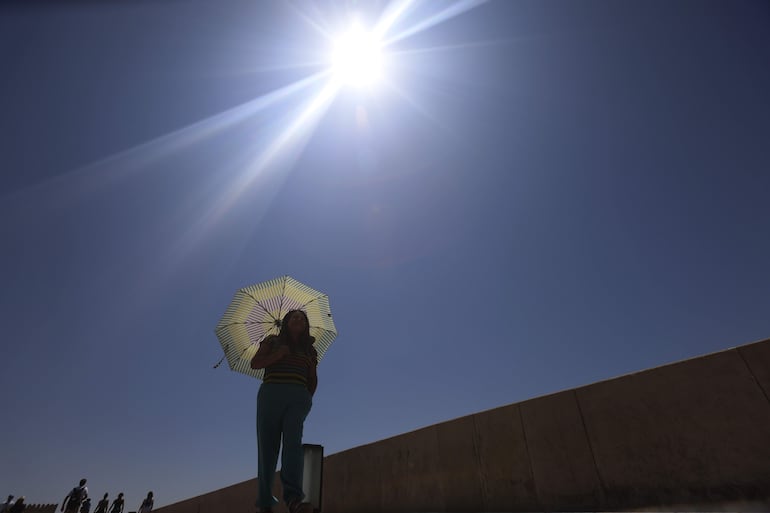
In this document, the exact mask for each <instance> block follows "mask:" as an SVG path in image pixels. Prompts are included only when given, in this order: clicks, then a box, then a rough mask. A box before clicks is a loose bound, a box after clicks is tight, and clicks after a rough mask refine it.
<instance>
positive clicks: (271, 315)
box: [241, 289, 277, 321]
mask: <svg viewBox="0 0 770 513" xmlns="http://www.w3.org/2000/svg"><path fill="white" fill-rule="evenodd" d="M241 290H242V291H243V289H241ZM243 293H244V294H246V295H247V296H249V297H250V298H251V299H253V300H254V302H255V303H256V304H257V306H259V307H260V308H261V309H262V310H264V311H265V313H266V314H267V315H269V316H270V317H273V314H271V313H270V310H268V309H267V308H265V306H264V305H263V304H262V303H260V302H259V300H258V299H257V298H255V297H254V296H252V295H251V294H249V293H248V292H246V291H243ZM273 320H274V321H275V320H277V319H276V318H275V317H273Z"/></svg>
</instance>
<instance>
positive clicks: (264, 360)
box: [251, 337, 291, 369]
mask: <svg viewBox="0 0 770 513" xmlns="http://www.w3.org/2000/svg"><path fill="white" fill-rule="evenodd" d="M275 338H277V337H268V338H267V339H265V340H263V341H262V343H261V344H260V345H259V349H258V350H257V354H255V355H254V358H252V359H251V368H252V369H264V368H265V367H269V366H270V365H273V364H274V363H275V362H277V361H278V360H280V359H281V358H283V357H284V356H286V355H287V354H289V353H290V352H291V351H290V350H289V346H287V345H284V344H281V345H279V346H278V347H273V342H274V341H275Z"/></svg>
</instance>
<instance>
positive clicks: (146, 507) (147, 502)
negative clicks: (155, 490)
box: [138, 492, 155, 513]
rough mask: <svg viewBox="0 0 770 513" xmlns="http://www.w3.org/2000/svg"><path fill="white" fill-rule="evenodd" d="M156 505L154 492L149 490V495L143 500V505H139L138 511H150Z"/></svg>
mask: <svg viewBox="0 0 770 513" xmlns="http://www.w3.org/2000/svg"><path fill="white" fill-rule="evenodd" d="M154 505H155V502H154V501H153V499H152V492H147V497H145V499H144V500H143V501H142V505H141V506H139V512H138V513H150V511H152V507H153V506H154Z"/></svg>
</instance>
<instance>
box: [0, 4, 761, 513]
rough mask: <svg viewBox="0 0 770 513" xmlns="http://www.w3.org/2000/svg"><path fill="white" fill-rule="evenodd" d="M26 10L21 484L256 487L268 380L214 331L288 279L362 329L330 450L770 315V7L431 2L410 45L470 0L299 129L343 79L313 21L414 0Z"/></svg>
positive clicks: (676, 350) (345, 341)
mask: <svg viewBox="0 0 770 513" xmlns="http://www.w3.org/2000/svg"><path fill="white" fill-rule="evenodd" d="M21 4H22V3H21V2H19V3H15V4H14V3H11V4H4V6H3V7H2V8H0V9H2V16H1V17H0V62H2V70H3V71H2V73H1V74H0V101H1V102H2V111H3V116H2V117H0V141H2V142H1V143H0V144H2V147H1V148H2V151H0V169H2V173H1V174H0V238H1V239H2V241H3V249H2V251H0V278H1V280H2V281H1V283H2V287H0V315H2V326H3V334H2V337H1V338H0V340H2V347H3V352H2V354H3V365H4V372H2V373H0V394H1V395H0V398H2V408H3V411H4V416H3V419H4V421H3V422H0V440H1V441H2V445H0V451H1V452H2V460H3V464H2V465H0V484H1V485H2V489H0V495H3V496H4V494H8V493H13V494H15V495H26V496H27V500H28V502H34V503H40V502H56V501H60V500H61V498H62V497H63V496H64V495H65V494H66V492H67V491H68V489H69V488H71V487H72V486H73V485H74V484H75V483H76V481H77V480H78V479H80V478H81V477H87V478H88V479H89V486H90V490H91V493H92V495H93V496H96V497H99V496H101V495H102V494H103V493H104V492H109V493H110V497H111V498H114V497H115V496H116V494H117V493H118V492H120V491H122V492H124V493H125V494H126V496H127V499H128V507H129V508H130V509H132V510H133V509H135V508H136V507H138V505H139V503H140V501H141V499H142V497H143V496H144V495H145V494H146V492H147V491H148V490H153V491H154V492H155V496H156V498H157V502H156V504H157V505H164V504H169V503H172V502H175V501H178V500H181V499H185V498H188V497H191V496H195V495H198V494H201V493H204V492H207V491H211V490H214V489H218V488H221V487H224V486H227V485H230V484H234V483H236V482H240V481H243V480H246V479H250V478H252V477H255V475H256V440H255V422H254V417H255V407H256V391H257V387H258V382H257V381H255V380H252V379H250V378H247V377H245V376H243V375H239V374H236V373H233V372H231V371H229V370H227V369H226V368H224V367H220V368H219V369H212V366H213V364H214V363H216V361H217V360H219V358H220V356H221V354H222V353H221V349H220V346H219V344H218V342H217V340H216V337H215V336H214V333H213V329H214V326H215V325H216V322H217V320H218V319H219V317H220V316H221V314H222V313H223V312H224V310H225V308H226V306H227V304H228V302H229V301H230V299H231V297H232V294H233V292H234V291H235V290H236V289H237V288H239V287H242V286H245V285H249V284H252V283H255V282H259V281H262V280H267V279H271V278H274V277H276V276H280V275H284V274H289V275H291V276H293V277H294V278H296V279H298V280H300V281H303V282H305V283H308V284H309V285H310V286H312V287H314V288H316V289H319V290H322V291H325V292H326V293H328V295H329V296H330V302H331V306H332V311H333V313H334V315H335V322H336V324H337V327H338V329H339V332H340V334H339V337H338V338H337V340H336V341H335V343H334V345H332V347H331V349H330V350H329V352H328V353H327V355H326V358H325V359H324V361H323V362H322V363H321V366H320V367H319V389H318V393H317V394H316V397H315V401H314V407H313V411H312V412H311V414H310V416H309V418H308V420H307V423H306V428H305V440H306V441H307V442H311V443H320V444H323V445H324V446H325V448H326V453H327V454H330V453H334V452H337V451H340V450H344V449H348V448H351V447H354V446H356V445H360V444H364V443H368V442H373V441H376V440H378V439H381V438H384V437H388V436H392V435H396V434H399V433H402V432H405V431H409V430H412V429H416V428H419V427H422V426H426V425H429V424H433V423H436V422H441V421H444V420H449V419H452V418H455V417H458V416H461V415H465V414H469V413H473V412H477V411H480V410H484V409H488V408H492V407H495V406H500V405H503V404H508V403H512V402H516V401H520V400H524V399H527V398H531V397H534V396H538V395H543V394H548V393H552V392H556V391H559V390H563V389H566V388H571V387H575V386H579V385H584V384H588V383H591V382H594V381H597V380H602V379H607V378H611V377H614V376H618V375H621V374H624V373H627V372H632V371H636V370H641V369H645V368H648V367H651V366H655V365H660V364H664V363H668V362H672V361H676V360H680V359H683V358H688V357H692V356H696V355H700V354H704V353H708V352H712V351H718V350H721V349H725V348H728V347H731V346H735V345H739V344H742V343H747V342H751V341H754V340H758V339H763V338H766V337H768V336H770V315H768V307H770V299H768V298H769V297H770V296H768V294H767V291H768V288H770V272H768V266H767V262H768V261H770V236H768V233H770V206H769V205H770V203H768V201H767V198H768V193H770V172H768V170H769V169H770V145H768V144H767V141H768V140H769V139H770V93H769V92H768V91H770V67H768V66H767V63H768V62H770V33H768V31H767V26H768V23H770V7H768V4H767V3H765V2H760V1H756V2H750V1H724V2H704V1H692V2H688V1H682V2H675V3H671V2H646V1H645V2H610V1H607V2H588V1H583V2H569V1H547V2H539V1H538V2H535V1H505V2H489V3H483V4H479V5H476V4H475V3H473V2H461V3H458V4H455V3H449V2H448V3H444V4H436V3H416V4H414V5H412V7H411V8H410V9H408V10H407V11H406V12H405V13H404V14H403V16H402V17H401V18H399V19H398V20H397V22H396V23H395V24H394V26H393V27H392V32H390V34H391V35H393V34H398V33H403V32H404V31H407V30H408V29H409V28H410V27H414V26H419V24H420V23H421V22H422V21H424V20H431V19H433V20H439V18H438V17H436V16H435V15H437V14H439V13H440V12H441V11H442V10H443V9H444V8H445V7H452V6H458V7H460V8H458V9H457V11H458V12H459V14H458V15H456V16H453V17H446V19H445V20H443V21H441V22H440V23H436V24H434V25H432V26H429V27H427V28H426V29H425V30H421V31H419V32H416V33H414V34H412V35H410V36H409V37H405V38H403V39H400V40H399V41H397V42H395V43H394V44H393V45H392V46H391V47H389V51H390V52H391V53H392V55H391V56H390V58H389V59H390V60H389V68H388V71H387V77H386V78H387V80H386V82H385V83H383V84H382V85H381V86H380V87H378V88H376V89H374V90H370V91H354V90H350V89H347V88H346V89H342V90H340V91H339V92H338V94H336V95H335V96H334V98H333V101H331V102H330V104H329V105H327V106H326V108H325V109H323V110H321V111H318V113H317V114H318V115H317V116H316V117H315V118H313V119H312V120H311V121H313V122H312V123H310V122H309V123H306V124H303V125H301V126H300V128H301V130H299V131H298V132H296V133H294V134H293V136H292V137H291V138H289V140H288V143H287V144H284V145H282V146H276V141H279V140H280V138H281V137H282V134H286V133H287V132H286V128H287V127H289V126H291V125H292V123H294V122H295V121H296V120H297V119H298V117H299V116H302V115H303V112H305V111H303V109H304V108H305V106H306V105H307V102H309V101H312V99H313V98H315V97H316V95H317V94H318V93H319V91H320V90H321V88H322V87H323V85H324V80H315V81H313V80H310V81H309V83H307V82H308V81H307V80H306V79H307V78H308V77H311V76H313V75H314V74H317V73H319V72H322V71H324V69H325V65H320V66H319V64H318V61H319V59H322V58H324V55H325V53H326V50H325V48H326V45H327V42H326V40H325V39H324V38H323V37H322V36H321V35H320V34H319V32H318V31H316V30H315V29H314V28H313V23H310V21H309V20H313V21H314V23H315V24H317V25H321V26H323V27H325V28H328V29H332V28H333V27H336V26H344V23H343V22H346V21H345V20H347V19H348V16H349V12H354V13H356V14H357V15H358V16H360V17H361V19H362V20H363V21H364V22H366V23H374V21H376V20H377V19H378V17H379V16H380V15H381V13H382V12H383V10H384V8H385V7H386V4H385V3H381V4H368V3H367V4H363V3H362V4H360V5H358V6H357V7H356V3H352V4H351V3H348V2H341V3H337V4H318V5H317V6H315V7H314V4H310V3H291V4H288V3H279V2H246V1H239V0H227V1H224V2H216V3H212V2H203V1H187V2H182V1H168V2H110V3H109V4H107V5H102V4H101V3H100V2H92V1H79V2H67V5H66V6H62V5H61V4H59V3H57V2H44V1H41V2H31V3H30V2H26V3H24V5H21ZM463 7H466V8H467V9H465V10H463V9H462V8H463ZM303 80H306V82H301V84H304V86H302V85H301V86H299V87H297V88H296V89H298V90H296V91H294V90H291V91H287V89H286V87H287V86H290V85H291V84H295V83H298V82H300V81H303ZM275 91H282V92H285V94H283V95H282V96H281V95H279V96H280V97H279V98H276V95H275V94H272V95H271V93H273V92H275ZM273 100H274V101H273ZM276 148H277V149H278V151H277V152H275V153H274V154H273V153H270V152H271V151H273V150H274V149H276ZM266 155H273V157H272V158H269V159H266V157H265V156H266ZM260 159H262V160H260ZM260 162H261V164H260ZM255 493H256V491H255Z"/></svg>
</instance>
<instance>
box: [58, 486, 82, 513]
mask: <svg viewBox="0 0 770 513" xmlns="http://www.w3.org/2000/svg"><path fill="white" fill-rule="evenodd" d="M87 498H88V488H86V480H85V479H81V480H80V485H78V486H76V487H75V488H73V489H72V490H70V493H68V494H67V496H66V497H65V498H64V502H62V503H61V510H62V511H64V510H65V507H66V509H67V513H78V510H79V509H80V505H81V504H82V503H83V501H84V500H86V499H87Z"/></svg>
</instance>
